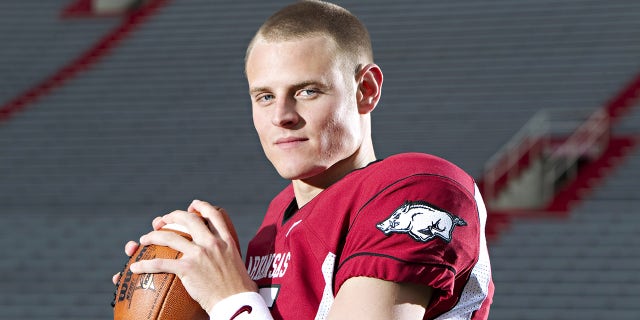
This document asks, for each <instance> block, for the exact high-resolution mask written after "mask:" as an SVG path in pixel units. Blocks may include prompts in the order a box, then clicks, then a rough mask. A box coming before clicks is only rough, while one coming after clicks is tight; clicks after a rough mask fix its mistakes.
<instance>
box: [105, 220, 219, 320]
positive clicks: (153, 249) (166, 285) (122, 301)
mask: <svg viewBox="0 0 640 320" xmlns="http://www.w3.org/2000/svg"><path fill="white" fill-rule="evenodd" d="M181 229H182V228H181V226H178V225H167V226H165V227H164V228H163V230H170V231H173V232H176V233H178V234H180V235H181V236H183V237H185V238H187V239H189V240H191V236H190V235H189V234H187V233H185V232H182V231H180V230H181ZM181 255H182V253H180V252H178V251H176V250H173V249H171V248H169V247H165V246H157V245H149V246H140V247H139V248H138V250H137V251H136V252H135V253H134V254H133V255H132V256H131V257H130V258H129V260H128V261H127V263H126V265H125V267H124V271H123V272H122V274H121V276H120V280H119V281H118V285H117V287H116V292H115V297H114V300H113V303H112V305H113V318H114V320H121V319H122V320H125V319H126V320H196V319H209V316H208V315H207V313H206V312H205V311H204V310H203V309H202V308H201V307H200V305H199V304H198V303H197V302H196V301H195V300H193V299H191V297H190V296H189V294H188V293H187V291H186V289H185V288H184V287H183V286H182V283H181V282H180V279H179V278H178V277H177V276H176V275H174V274H169V273H154V274H134V273H132V272H131V270H130V269H129V266H130V265H131V264H132V263H133V262H136V261H139V260H146V259H153V258H165V259H178V258H180V256H181Z"/></svg>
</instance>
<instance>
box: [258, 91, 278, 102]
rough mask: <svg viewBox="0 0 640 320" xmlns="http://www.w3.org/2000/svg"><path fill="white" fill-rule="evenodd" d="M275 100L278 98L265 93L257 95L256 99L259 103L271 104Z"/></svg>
mask: <svg viewBox="0 0 640 320" xmlns="http://www.w3.org/2000/svg"><path fill="white" fill-rule="evenodd" d="M275 98H276V97H275V96H274V95H272V94H268V93H265V94H260V95H257V96H256V98H255V99H256V102H259V103H269V102H271V101H272V100H273V99H275Z"/></svg>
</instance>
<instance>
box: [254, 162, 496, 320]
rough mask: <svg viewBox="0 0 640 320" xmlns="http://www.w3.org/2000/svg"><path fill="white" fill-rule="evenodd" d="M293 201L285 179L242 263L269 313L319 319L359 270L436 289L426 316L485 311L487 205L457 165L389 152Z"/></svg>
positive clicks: (471, 315) (482, 315)
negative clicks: (299, 204)
mask: <svg viewBox="0 0 640 320" xmlns="http://www.w3.org/2000/svg"><path fill="white" fill-rule="evenodd" d="M296 209H297V205H296V201H295V196H294V193H293V188H292V186H291V185H290V186H288V187H287V188H285V189H284V190H283V191H282V192H281V193H280V194H278V195H277V196H276V197H275V198H274V199H273V201H272V202H271V204H270V205H269V208H268V210H267V213H266V216H265V218H264V221H263V223H262V225H261V226H260V228H259V229H258V232H257V234H256V235H255V237H254V238H253V239H252V240H251V242H250V243H249V247H248V249H247V258H246V266H247V270H248V272H249V275H250V276H251V277H252V279H253V280H254V281H256V283H257V284H258V286H259V288H260V294H261V295H262V296H263V298H264V299H265V300H266V301H267V306H268V307H269V308H270V310H271V314H272V315H273V317H274V319H325V318H326V316H327V314H328V311H329V309H330V308H331V304H332V303H333V299H334V297H335V295H336V294H337V292H338V291H339V290H340V286H342V284H343V283H344V282H345V281H346V280H347V279H349V278H351V277H358V276H365V277H372V278H378V279H383V280H388V281H394V282H411V283H417V284H422V285H426V286H429V287H431V288H433V289H434V291H433V298H432V299H431V303H430V305H429V306H428V308H427V310H426V314H425V317H424V318H425V319H486V318H487V316H488V310H489V304H490V303H491V299H492V296H493V283H492V280H491V267H490V264H489V254H488V251H487V246H486V241H485V235H484V226H485V221H486V210H485V207H484V204H483V202H482V198H481V197H480V194H479V192H478V189H477V187H476V185H475V183H474V181H473V178H471V177H470V176H469V175H468V174H466V173H465V172H464V171H462V170H461V169H460V168H458V167H456V166H454V165H453V164H451V163H449V162H447V161H445V160H443V159H440V158H438V157H435V156H431V155H426V154H419V153H407V154H399V155H395V156H392V157H389V158H387V159H384V160H381V161H377V162H373V163H371V164H369V165H368V166H367V167H365V168H362V169H358V170H354V171H353V172H351V173H349V174H347V175H346V176H345V177H343V178H342V179H341V180H339V181H338V182H336V183H334V184H333V185H331V186H330V187H329V188H327V189H325V190H323V191H322V192H321V193H320V194H318V195H317V196H316V197H315V198H313V199H312V200H311V201H310V202H309V203H307V204H306V205H304V206H303V207H302V208H299V209H297V211H296ZM287 212H289V213H292V212H294V213H293V214H292V215H291V216H290V217H288V216H289V215H288V214H287Z"/></svg>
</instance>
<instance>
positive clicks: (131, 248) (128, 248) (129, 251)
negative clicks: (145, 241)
mask: <svg viewBox="0 0 640 320" xmlns="http://www.w3.org/2000/svg"><path fill="white" fill-rule="evenodd" d="M139 246H140V245H139V244H138V243H137V242H135V241H129V242H127V244H126V245H125V246H124V253H125V254H126V255H127V256H128V257H131V256H132V255H133V254H134V253H135V252H136V250H138V247H139ZM121 274H122V273H121V272H118V273H116V274H114V275H113V277H112V278H111V282H113V284H114V285H116V286H117V285H118V280H120V275H121Z"/></svg>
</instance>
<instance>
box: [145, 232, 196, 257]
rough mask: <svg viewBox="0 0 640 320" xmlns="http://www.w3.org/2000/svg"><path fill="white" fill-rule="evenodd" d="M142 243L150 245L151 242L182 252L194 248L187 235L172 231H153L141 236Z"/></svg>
mask: <svg viewBox="0 0 640 320" xmlns="http://www.w3.org/2000/svg"><path fill="white" fill-rule="evenodd" d="M140 244H141V245H144V246H148V245H151V244H155V245H160V246H165V247H169V248H172V249H174V250H177V251H180V252H182V253H186V252H189V249H191V248H193V243H192V242H191V241H189V240H187V239H186V238H185V237H183V236H181V235H179V234H177V233H175V232H170V231H163V230H159V231H151V232H149V233H147V234H145V235H143V236H142V237H140Z"/></svg>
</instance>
